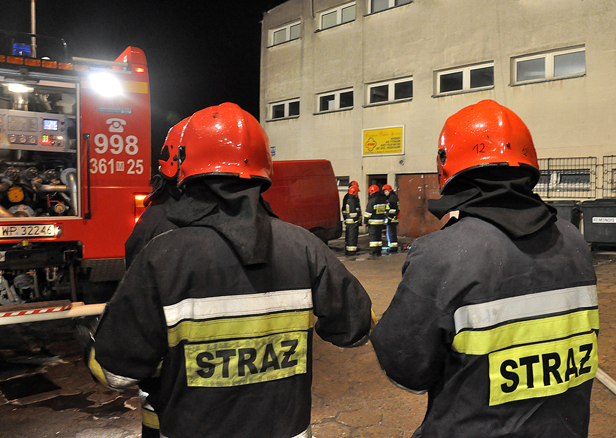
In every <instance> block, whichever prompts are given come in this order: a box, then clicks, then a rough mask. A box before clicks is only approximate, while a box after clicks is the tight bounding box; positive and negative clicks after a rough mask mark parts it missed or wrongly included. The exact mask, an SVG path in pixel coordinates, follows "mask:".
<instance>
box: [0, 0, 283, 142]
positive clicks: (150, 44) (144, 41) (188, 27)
mask: <svg viewBox="0 0 616 438" xmlns="http://www.w3.org/2000/svg"><path fill="white" fill-rule="evenodd" d="M283 2H284V0H222V1H214V0H200V1H195V0H191V1H187V0H177V1H143V0H128V1H117V0H80V1H76V0H37V1H36V33H37V34H39V35H45V36H50V37H59V38H64V40H65V41H66V43H67V46H68V49H69V51H70V54H72V55H74V56H81V57H85V58H97V59H107V60H114V59H115V58H116V57H117V56H118V55H120V53H122V52H123V51H124V49H125V48H126V47H128V46H135V47H139V48H140V49H143V51H144V52H145V55H146V58H147V61H148V68H149V73H150V91H151V102H152V148H153V149H158V147H160V146H162V142H163V140H164V137H165V135H166V133H167V131H168V129H169V128H170V127H171V126H172V125H173V124H175V123H177V122H178V121H180V120H181V119H183V118H184V117H187V116H189V115H191V114H192V113H193V112H195V111H197V110H199V109H202V108H205V107H207V106H211V105H217V104H219V103H222V102H226V101H228V102H235V103H237V104H239V105H240V106H241V107H243V108H244V109H245V110H247V111H249V112H250V113H252V114H253V115H255V117H257V118H258V113H259V68H260V47H261V41H260V40H261V23H260V21H261V19H262V17H263V13H264V12H265V11H267V10H269V9H271V8H273V7H275V6H277V5H279V4H281V3H283ZM30 4H31V2H30V0H2V12H1V13H0V30H8V31H18V32H30Z"/></svg>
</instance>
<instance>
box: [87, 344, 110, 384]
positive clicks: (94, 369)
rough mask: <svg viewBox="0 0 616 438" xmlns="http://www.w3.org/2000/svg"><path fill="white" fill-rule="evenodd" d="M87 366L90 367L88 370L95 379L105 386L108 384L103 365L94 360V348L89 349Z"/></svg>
mask: <svg viewBox="0 0 616 438" xmlns="http://www.w3.org/2000/svg"><path fill="white" fill-rule="evenodd" d="M88 368H90V372H91V373H92V375H93V376H94V377H96V379H97V380H98V381H99V382H101V383H102V384H103V385H105V386H109V382H108V381H107V377H106V376H105V373H104V372H103V367H101V365H100V364H99V363H98V361H97V360H96V354H95V352H94V348H92V349H91V350H90V358H89V360H88Z"/></svg>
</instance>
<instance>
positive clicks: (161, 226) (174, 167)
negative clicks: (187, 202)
mask: <svg viewBox="0 0 616 438" xmlns="http://www.w3.org/2000/svg"><path fill="white" fill-rule="evenodd" d="M188 119H189V118H188V117H187V118H185V119H184V120H182V121H181V122H180V123H178V124H177V125H175V126H173V127H172V128H171V129H170V130H169V132H168V133H167V137H166V138H165V143H164V145H163V147H162V148H161V150H160V158H159V160H158V164H159V167H158V172H159V173H158V174H157V175H155V176H154V177H153V178H152V191H151V192H150V194H149V195H148V196H147V197H146V198H145V200H144V202H143V203H144V205H145V206H146V207H147V208H146V210H145V211H144V212H143V214H142V215H141V217H140V218H139V221H137V223H136V224H135V227H134V228H133V232H132V233H131V235H130V236H129V237H128V239H127V240H126V243H125V244H124V251H125V258H124V259H125V262H126V269H127V270H128V268H129V267H130V265H131V264H132V262H133V259H134V258H135V256H136V255H137V254H138V253H139V251H141V250H142V249H143V247H144V246H145V245H146V244H147V243H148V242H149V241H150V240H151V239H152V238H153V237H154V236H157V235H158V234H160V233H162V232H165V231H167V230H170V229H172V228H175V225H173V224H172V223H171V222H169V221H168V220H167V218H166V216H167V210H168V208H169V207H170V206H171V205H174V204H175V203H176V202H177V201H178V200H179V199H180V197H181V196H182V192H181V191H180V190H179V189H178V187H177V180H178V178H177V174H178V154H177V151H178V147H179V146H180V145H179V141H180V138H181V136H182V132H183V131H184V127H185V126H186V123H188Z"/></svg>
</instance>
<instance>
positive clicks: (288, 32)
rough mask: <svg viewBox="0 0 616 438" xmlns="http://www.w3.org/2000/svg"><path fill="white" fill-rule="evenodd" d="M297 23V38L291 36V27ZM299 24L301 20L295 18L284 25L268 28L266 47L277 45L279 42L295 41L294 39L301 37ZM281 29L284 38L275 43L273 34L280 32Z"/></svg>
mask: <svg viewBox="0 0 616 438" xmlns="http://www.w3.org/2000/svg"><path fill="white" fill-rule="evenodd" d="M297 25H299V26H300V28H299V35H298V36H297V38H291V28H292V27H294V26H297ZM301 25H302V21H301V20H296V21H293V22H291V23H288V24H285V25H284V26H279V27H275V28H273V29H270V30H269V46H268V47H274V46H279V45H281V44H284V43H288V42H290V41H295V40H299V39H301V37H302V28H301ZM281 30H284V31H285V40H284V41H281V42H279V43H276V42H274V35H275V34H276V33H277V32H280V31H281Z"/></svg>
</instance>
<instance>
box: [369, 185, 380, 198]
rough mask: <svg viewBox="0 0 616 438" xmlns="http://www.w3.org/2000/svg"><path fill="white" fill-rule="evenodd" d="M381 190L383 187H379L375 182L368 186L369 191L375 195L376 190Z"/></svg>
mask: <svg viewBox="0 0 616 438" xmlns="http://www.w3.org/2000/svg"><path fill="white" fill-rule="evenodd" d="M380 190H381V189H379V186H377V185H376V184H373V185H371V186H370V187H368V193H370V194H371V195H374V194H375V193H376V192H378V191H380Z"/></svg>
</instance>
